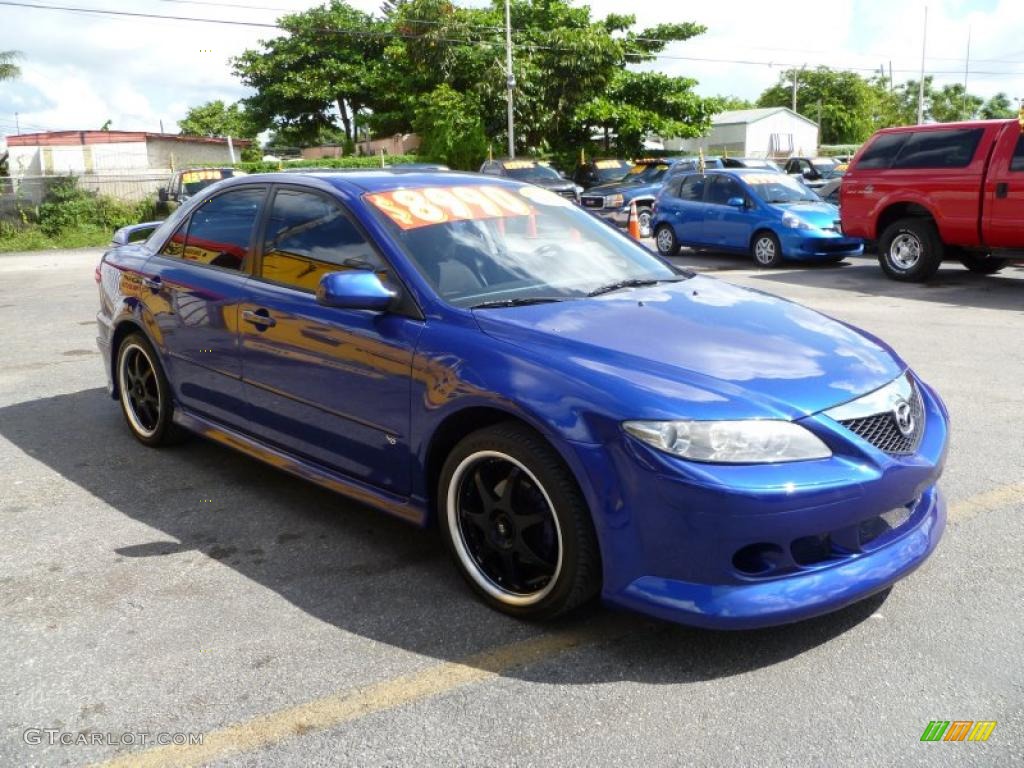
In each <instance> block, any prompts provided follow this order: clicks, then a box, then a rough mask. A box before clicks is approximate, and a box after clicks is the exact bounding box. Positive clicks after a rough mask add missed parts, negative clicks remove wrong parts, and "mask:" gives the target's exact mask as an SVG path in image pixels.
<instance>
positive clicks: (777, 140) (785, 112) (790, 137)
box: [665, 107, 818, 158]
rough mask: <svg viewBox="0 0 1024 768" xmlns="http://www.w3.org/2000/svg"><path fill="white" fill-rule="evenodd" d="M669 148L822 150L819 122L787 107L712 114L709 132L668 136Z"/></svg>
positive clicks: (778, 154)
mask: <svg viewBox="0 0 1024 768" xmlns="http://www.w3.org/2000/svg"><path fill="white" fill-rule="evenodd" d="M665 149H669V150H673V151H676V152H684V153H686V154H692V155H695V154H697V152H699V151H703V152H704V154H705V155H731V156H733V157H774V158H784V157H790V156H791V155H814V154H817V151H818V125H817V123H815V122H814V121H813V120H808V119H807V118H806V117H804V116H803V115H798V114H797V113H796V112H794V111H793V110H791V109H787V108H786V107H769V108H766V109H739V110H735V111H732V112H722V113H720V114H718V115H715V116H714V117H712V118H711V131H710V132H709V133H708V135H707V136H701V137H700V138H696V139H665Z"/></svg>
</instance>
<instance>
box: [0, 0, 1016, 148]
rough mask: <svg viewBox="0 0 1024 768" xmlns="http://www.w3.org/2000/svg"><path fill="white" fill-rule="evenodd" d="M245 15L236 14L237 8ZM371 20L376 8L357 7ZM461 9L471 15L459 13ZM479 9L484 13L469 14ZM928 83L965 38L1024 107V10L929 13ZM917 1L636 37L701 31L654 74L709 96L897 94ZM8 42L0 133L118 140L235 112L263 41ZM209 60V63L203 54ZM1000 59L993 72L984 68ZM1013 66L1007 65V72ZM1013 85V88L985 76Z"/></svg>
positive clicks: (834, 7)
mask: <svg viewBox="0 0 1024 768" xmlns="http://www.w3.org/2000/svg"><path fill="white" fill-rule="evenodd" d="M235 1H236V2H239V3H240V2H241V0H235ZM77 2H81V4H82V5H89V6H91V7H106V8H110V9H114V10H126V11H131V12H142V13H156V14H172V15H180V16H200V17H207V18H221V19H223V18H231V19H235V20H240V21H255V22H272V21H273V20H274V18H275V17H276V16H278V15H280V14H279V13H278V12H275V11H267V10H262V9H245V8H238V9H233V8H226V7H222V6H203V5H194V4H184V3H181V4H179V3H167V2H160V1H159V0H140V2H134V3H126V2H118V3H115V2H114V0H106V1H105V4H101V3H102V0H88V2H85V0H76V3H77ZM317 4H318V3H317V2H315V1H314V0H263V2H261V3H259V5H261V6H264V5H265V6H273V7H275V8H282V9H289V10H300V9H302V8H307V7H311V6H313V5H317ZM353 4H354V5H356V6H358V7H360V8H362V9H364V10H367V11H372V10H375V9H376V8H377V7H378V6H379V0H356V2H354V3H353ZM463 4H470V3H463ZM471 4H473V5H480V4H481V3H480V2H473V3H471ZM590 5H591V6H592V8H593V10H594V14H595V16H600V15H605V14H608V13H612V12H616V13H621V12H623V11H624V6H623V4H622V2H621V0H594V2H592V3H590ZM928 6H929V36H928V53H929V59H928V67H927V68H928V71H929V72H942V73H948V74H937V75H936V79H937V80H938V81H939V82H940V83H942V82H962V80H963V75H962V71H963V65H964V62H963V57H964V54H965V48H966V44H967V28H968V26H970V28H971V34H972V43H971V55H972V59H974V64H973V66H972V69H975V70H976V71H977V72H978V73H979V74H976V75H972V76H971V78H970V88H971V90H972V91H974V92H977V93H979V94H981V95H984V96H990V95H992V94H993V93H995V92H996V91H1005V92H1007V93H1008V94H1009V95H1010V96H1011V97H1024V39H1022V38H1021V36H1020V30H1021V29H1024V2H1021V0H928ZM923 7H924V2H923V0H887V2H881V1H880V0H830V2H821V0H788V1H787V2H785V3H767V2H764V1H763V0H732V2H717V3H701V4H696V3H648V4H643V5H637V6H636V7H635V8H634V9H630V10H633V12H635V13H636V15H637V17H638V21H639V23H640V24H641V25H643V26H650V25H654V24H657V23H661V22H671V21H698V22H700V23H703V24H705V25H706V26H707V27H708V30H709V31H708V32H707V33H706V34H705V35H702V36H701V37H699V38H696V39H694V40H691V41H687V42H684V43H675V44H672V45H671V46H670V47H669V48H668V50H666V51H665V54H666V58H661V59H659V60H658V61H657V62H655V63H654V64H653V65H652V66H653V67H655V68H657V69H660V70H662V71H666V72H669V73H672V74H678V75H686V76H689V77H694V78H696V79H697V80H699V81H700V86H699V90H700V92H701V93H704V94H732V95H736V96H742V97H746V98H756V97H757V95H758V94H759V93H760V92H761V91H762V90H764V89H765V88H766V87H768V86H770V85H771V84H772V83H774V82H775V81H776V80H777V79H778V76H779V73H780V72H781V71H782V70H783V69H785V68H786V67H787V66H788V65H794V64H796V65H802V64H805V63H806V64H807V65H808V66H816V65H818V64H827V65H829V66H833V67H863V68H876V67H878V66H880V65H881V64H883V63H884V64H886V65H888V63H889V61H890V60H892V62H893V66H894V67H895V69H896V70H897V73H896V79H897V81H900V80H905V79H908V78H912V77H913V78H916V72H917V70H918V68H919V67H920V52H921V21H922V13H923ZM0 25H3V29H4V32H5V39H7V40H10V41H17V42H16V43H14V44H6V45H3V46H0V47H4V48H7V47H17V48H18V49H19V50H21V51H22V52H23V53H24V54H25V56H24V59H23V60H22V62H21V66H22V70H23V73H24V74H23V76H22V78H21V79H20V80H19V81H15V82H14V83H5V84H4V85H3V86H2V88H0V133H10V132H13V128H14V116H13V113H14V112H18V113H20V115H19V118H20V121H21V124H22V130H38V129H40V128H47V129H61V128H65V129H67V128H74V129H80V128H98V127H99V126H100V125H102V124H103V123H104V122H105V121H106V120H107V119H111V120H112V121H113V123H112V125H113V127H114V128H119V129H125V130H132V129H136V130H158V129H159V127H160V121H161V120H163V123H164V127H165V128H166V129H167V130H169V131H173V130H176V121H177V120H178V119H180V118H181V117H183V116H184V114H185V112H186V111H187V109H188V107H189V106H192V105H196V104H200V103H203V102H205V101H209V100H211V99H218V98H219V99H225V100H229V101H233V100H235V99H238V98H240V97H242V96H244V95H245V89H244V88H243V87H242V86H241V84H240V83H239V82H238V80H237V78H235V77H234V76H233V75H232V73H231V67H230V64H229V63H228V62H229V59H230V58H231V57H232V56H235V55H237V54H239V53H240V52H241V51H242V50H244V49H245V48H247V47H252V46H254V45H255V44H256V43H257V41H258V40H260V39H265V38H268V37H271V36H273V35H274V34H276V32H275V30H273V29H267V28H252V27H241V26H226V25H213V24H198V23H190V22H177V21H159V20H153V19H132V18H127V17H104V16H95V15H90V14H74V13H63V12H57V11H32V10H27V9H24V8H13V7H10V6H7V7H0ZM206 50H209V51H211V52H210V53H205V52H203V51H206ZM668 56H680V57H694V58H707V59H730V60H750V61H758V62H774V63H775V64H774V66H767V65H766V64H759V65H747V64H739V63H728V62H721V61H718V62H710V61H703V62H701V61H691V60H682V59H673V58H667V57H668ZM983 59H996V61H982V60H983ZM1007 62H1010V63H1007ZM997 71H998V72H1007V71H1012V72H1015V73H1019V74H1017V75H1015V76H1007V75H994V74H981V73H984V72H997Z"/></svg>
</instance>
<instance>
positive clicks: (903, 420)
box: [892, 398, 915, 437]
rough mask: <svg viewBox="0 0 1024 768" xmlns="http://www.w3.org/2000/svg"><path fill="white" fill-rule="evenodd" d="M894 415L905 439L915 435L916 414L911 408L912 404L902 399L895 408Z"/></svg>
mask: <svg viewBox="0 0 1024 768" xmlns="http://www.w3.org/2000/svg"><path fill="white" fill-rule="evenodd" d="M892 415H893V418H895V419H896V426H897V427H898V428H899V430H900V432H901V433H902V434H903V436H904V437H910V436H911V435H912V434H914V426H915V424H914V412H913V410H911V408H910V403H908V402H907V401H906V400H903V399H902V398H901V399H900V400H898V401H897V402H896V404H895V405H894V406H893V409H892Z"/></svg>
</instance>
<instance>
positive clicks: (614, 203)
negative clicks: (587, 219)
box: [604, 195, 626, 208]
mask: <svg viewBox="0 0 1024 768" xmlns="http://www.w3.org/2000/svg"><path fill="white" fill-rule="evenodd" d="M625 204H626V199H625V198H624V197H623V196H622V195H608V196H607V197H606V198H605V199H604V207H605V208H621V207H622V206H624V205H625Z"/></svg>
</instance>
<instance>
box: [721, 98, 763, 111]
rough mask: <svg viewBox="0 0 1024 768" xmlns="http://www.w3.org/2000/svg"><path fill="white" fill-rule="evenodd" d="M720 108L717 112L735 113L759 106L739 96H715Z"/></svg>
mask: <svg viewBox="0 0 1024 768" xmlns="http://www.w3.org/2000/svg"><path fill="white" fill-rule="evenodd" d="M715 101H716V102H717V104H718V106H717V108H716V110H715V111H716V112H735V111H736V110H740V109H753V108H754V107H755V106H757V105H756V104H755V103H754V102H752V101H750V99H741V98H739V97H738V96H715Z"/></svg>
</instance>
